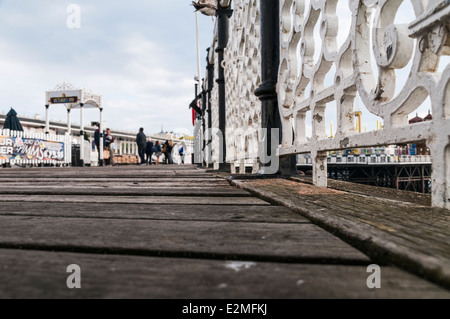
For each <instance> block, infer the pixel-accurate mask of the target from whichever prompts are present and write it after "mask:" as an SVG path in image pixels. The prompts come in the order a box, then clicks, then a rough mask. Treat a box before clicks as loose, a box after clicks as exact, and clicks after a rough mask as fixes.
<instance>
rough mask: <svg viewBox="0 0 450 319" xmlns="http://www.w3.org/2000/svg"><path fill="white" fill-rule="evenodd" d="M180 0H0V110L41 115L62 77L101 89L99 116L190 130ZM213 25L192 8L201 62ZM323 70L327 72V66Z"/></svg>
mask: <svg viewBox="0 0 450 319" xmlns="http://www.w3.org/2000/svg"><path fill="white" fill-rule="evenodd" d="M190 3H191V1H190V0H160V1H156V0H147V1H142V0H128V1H106V0H95V1H87V0H70V1H65V0H58V1H55V0H39V1H32V0H20V1H17V0H15V1H14V0H0V70H1V71H0V112H7V111H8V110H9V108H10V107H14V108H15V109H16V111H17V112H18V114H19V115H23V116H34V114H40V115H41V117H42V118H43V117H44V105H45V91H47V90H51V89H53V88H54V87H55V86H56V85H58V84H60V83H62V82H68V83H71V84H73V85H74V86H76V87H77V88H86V89H89V90H92V91H94V92H96V93H99V94H101V95H102V96H103V103H104V109H105V112H104V118H105V121H106V122H107V125H108V126H110V127H111V128H113V129H123V130H130V131H136V130H137V129H138V128H139V127H140V126H143V127H144V128H145V129H146V132H149V133H155V132H159V131H160V129H161V125H164V130H165V131H173V130H175V131H181V130H183V129H184V131H187V132H192V124H191V111H190V110H189V109H188V105H189V103H190V101H191V100H192V99H193V97H194V80H193V78H194V75H195V74H196V72H197V71H196V70H197V65H196V64H197V59H196V38H195V14H194V9H193V7H192V6H191V5H190ZM70 4H76V5H78V6H79V7H80V9H81V28H72V29H71V28H68V26H67V20H68V18H69V16H70V13H68V12H67V9H68V6H69V5H70ZM338 12H339V17H340V20H339V22H340V26H339V35H338V40H339V44H342V43H343V42H344V40H345V39H346V36H347V34H348V30H349V27H350V22H351V21H350V20H351V15H350V11H349V10H348V1H346V0H345V1H339V2H338ZM413 16H414V14H413V12H412V7H411V4H410V2H409V1H405V2H404V4H402V7H401V8H400V10H399V13H398V15H397V18H396V23H407V22H410V20H411V19H412V17H413ZM213 28H214V23H213V22H212V19H211V18H210V17H206V16H203V15H200V29H201V32H200V47H201V53H202V57H201V62H202V72H204V70H205V58H206V48H208V47H209V46H210V45H211V41H212V36H213ZM316 29H317V30H315V36H316V38H319V37H320V35H319V29H318V28H316ZM317 52H319V50H316V53H317ZM374 68H375V69H376V66H374ZM409 70H410V66H408V67H406V68H405V69H404V70H401V71H399V72H398V76H399V85H398V90H400V89H401V88H402V84H401V83H405V82H406V79H407V77H408V74H409ZM329 74H330V76H329V77H330V78H331V79H333V78H334V74H333V72H330V73H329ZM331 81H332V80H331ZM330 83H332V82H330ZM359 107H360V108H361V110H362V111H363V124H367V126H368V130H372V129H375V128H376V121H377V120H378V119H379V118H377V117H375V116H373V115H371V114H369V112H367V110H366V109H365V107H364V106H363V105H361V104H360V103H359ZM428 109H429V103H424V106H423V107H421V108H420V109H419V110H418V112H419V115H421V116H425V115H426V113H427V111H428ZM72 114H73V115H72V122H74V123H79V112H78V111H77V110H75V111H74V112H73V113H72ZM414 115H415V112H414V114H411V115H410V117H413V116H414ZM50 116H51V118H52V119H54V120H61V121H66V111H65V108H64V106H51V111H50ZM326 119H327V126H328V127H329V125H330V122H331V121H333V123H334V130H336V127H337V125H336V122H337V120H336V110H335V107H334V108H333V107H330V108H327V112H326ZM85 120H86V122H90V121H96V120H98V111H97V110H88V111H87V112H86V116H85ZM379 120H381V119H379ZM308 121H309V122H311V119H310V118H309V119H308ZM310 131H311V125H310V123H309V124H308V132H309V133H310ZM327 133H328V134H330V129H327Z"/></svg>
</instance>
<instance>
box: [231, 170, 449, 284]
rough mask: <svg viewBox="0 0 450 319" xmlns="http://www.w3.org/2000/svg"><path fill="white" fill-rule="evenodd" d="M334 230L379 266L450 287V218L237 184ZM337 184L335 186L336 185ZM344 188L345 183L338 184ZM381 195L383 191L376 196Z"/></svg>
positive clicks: (347, 195) (365, 199)
mask: <svg viewBox="0 0 450 319" xmlns="http://www.w3.org/2000/svg"><path fill="white" fill-rule="evenodd" d="M233 183H234V184H236V185H239V186H240V187H241V188H243V189H246V190H249V191H251V192H252V193H254V194H257V195H258V196H260V197H261V198H264V199H266V200H269V201H271V202H273V203H277V204H281V205H285V206H286V207H289V208H291V209H293V210H294V211H297V212H299V213H301V214H302V215H303V216H305V217H307V218H309V219H311V220H312V221H313V222H314V223H316V224H318V225H320V226H322V227H324V228H326V229H328V230H330V231H332V232H333V233H334V234H336V235H339V236H340V237H341V238H343V239H345V240H346V241H349V242H351V243H352V244H353V245H355V246H356V247H358V248H359V249H361V250H362V251H364V252H365V253H366V254H368V255H369V256H371V257H372V258H373V259H374V260H375V261H378V262H386V263H391V264H395V265H397V266H398V267H401V268H404V269H407V270H409V271H412V272H414V273H416V274H418V275H421V276H424V277H426V278H428V279H430V280H433V281H434V282H436V283H439V284H440V285H442V286H444V287H447V288H450V213H449V211H448V210H446V209H440V208H431V207H426V206H423V205H417V204H411V203H408V202H401V201H395V200H393V199H390V198H389V197H388V198H387V199H383V198H380V197H379V196H378V197H373V196H371V195H372V192H370V193H366V194H363V192H364V189H366V190H367V187H366V188H362V187H361V188H360V189H359V194H356V193H355V190H354V188H355V186H354V185H353V186H351V187H350V189H351V192H344V191H339V190H333V189H323V188H318V187H316V186H313V185H309V184H305V183H298V182H295V181H290V180H284V179H271V180H259V181H258V180H239V177H237V179H235V180H233ZM331 185H333V183H331ZM337 185H338V186H339V188H340V189H343V188H345V186H344V185H345V184H343V183H337ZM376 192H379V191H375V193H376Z"/></svg>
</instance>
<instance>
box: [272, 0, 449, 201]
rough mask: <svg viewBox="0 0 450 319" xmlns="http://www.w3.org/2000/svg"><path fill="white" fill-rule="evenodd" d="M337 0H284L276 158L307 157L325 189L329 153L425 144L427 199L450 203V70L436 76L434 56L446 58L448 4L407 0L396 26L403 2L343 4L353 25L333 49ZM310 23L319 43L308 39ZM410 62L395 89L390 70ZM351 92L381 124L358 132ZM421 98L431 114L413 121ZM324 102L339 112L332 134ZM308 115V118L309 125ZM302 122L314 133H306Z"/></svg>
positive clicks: (371, 0) (383, 0)
mask: <svg viewBox="0 0 450 319" xmlns="http://www.w3.org/2000/svg"><path fill="white" fill-rule="evenodd" d="M339 1H341V0H339ZM337 2H338V1H337V0H311V1H305V0H281V1H280V8H281V9H280V10H281V12H280V14H281V20H280V21H281V27H280V32H281V34H280V36H281V37H280V42H281V63H280V71H279V81H278V95H279V105H280V114H281V117H282V124H283V140H282V145H281V147H280V149H279V153H280V155H288V154H299V153H311V156H312V159H313V171H314V173H313V181H314V184H316V185H318V186H323V187H324V186H326V185H327V161H326V158H327V151H331V150H341V149H348V148H358V147H369V146H379V145H380V146H381V145H390V144H398V143H408V142H418V141H425V142H426V143H427V146H428V147H429V148H430V150H431V157H432V164H433V176H432V180H433V182H432V188H433V190H432V191H433V205H434V206H438V207H447V208H450V139H449V138H450V66H448V65H447V67H446V68H445V69H444V71H443V72H437V69H438V66H439V61H440V58H441V57H442V56H444V55H448V54H450V34H449V32H448V30H449V21H450V5H449V4H450V2H449V1H442V0H440V1H432V0H430V1H427V0H411V1H410V3H411V4H412V7H413V8H414V13H415V16H411V21H410V23H409V24H402V25H400V24H395V23H394V22H395V18H396V15H397V14H399V12H397V11H398V8H399V7H400V5H401V4H402V3H403V2H404V1H403V0H379V1H377V0H350V1H347V0H345V1H344V2H345V3H346V4H347V3H348V10H349V11H350V12H351V20H352V21H351V28H350V32H349V34H348V35H347V38H346V41H345V42H344V44H343V45H342V46H341V47H338V46H337V34H338V29H339V22H340V21H339V19H340V18H339V16H338V14H337V12H336V5H337ZM408 2H409V1H408ZM316 25H318V26H319V28H320V39H318V38H314V36H313V35H314V28H315V27H316ZM372 39H373V41H372ZM317 50H320V51H317ZM317 52H320V54H319V55H318V56H319V57H318V58H317ZM372 55H373V56H374V60H375V61H374V63H372V62H371V60H372ZM410 61H412V63H410ZM375 63H376V69H374V68H372V64H375ZM408 64H409V65H411V66H410V68H409V70H407V71H409V72H410V73H409V77H408V79H407V81H406V84H405V85H404V86H403V87H402V88H401V91H400V93H398V94H396V89H397V83H396V73H395V70H400V69H405V67H406V66H407V65H408ZM333 67H334V68H333ZM334 69H335V71H334ZM329 72H333V74H331V76H332V78H334V81H333V82H332V83H326V81H325V77H326V76H327V74H328V75H329ZM377 74H378V75H377ZM357 94H359V96H360V99H361V101H362V103H363V104H364V106H365V107H366V108H367V110H368V111H369V112H370V113H372V114H374V115H376V116H379V117H381V118H382V119H383V120H384V127H383V129H382V130H378V131H374V132H367V133H358V132H357V131H356V129H355V125H354V114H355V101H356V99H355V98H356V96H357ZM427 97H429V98H430V101H431V108H432V113H433V120H432V121H430V122H423V123H418V124H414V125H409V124H408V114H410V113H411V112H414V110H416V109H417V108H418V107H420V106H421V104H422V103H423V102H424V101H425V100H426V99H427ZM329 103H334V105H335V106H336V109H337V132H336V134H335V136H334V138H328V137H327V134H326V124H325V123H326V122H325V111H326V108H327V104H329ZM309 111H310V112H311V122H312V123H307V121H306V119H307V116H306V114H307V112H309ZM308 124H309V125H311V126H312V130H313V133H312V138H311V139H307V134H306V128H307V125H308ZM292 130H294V132H295V135H294V137H293V134H292Z"/></svg>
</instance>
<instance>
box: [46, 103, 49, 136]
mask: <svg viewBox="0 0 450 319" xmlns="http://www.w3.org/2000/svg"><path fill="white" fill-rule="evenodd" d="M49 108H50V105H48V104H47V105H46V106H45V134H50V118H49V117H48V109H49Z"/></svg>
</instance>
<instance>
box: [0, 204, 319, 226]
mask: <svg viewBox="0 0 450 319" xmlns="http://www.w3.org/2000/svg"><path fill="white" fill-rule="evenodd" d="M0 215H16V216H38V217H71V218H109V219H148V220H153V219H160V220H191V221H202V220H204V221H228V222H258V223H291V224H295V223H310V221H309V220H308V219H306V218H304V217H302V216H300V215H299V214H297V213H295V212H293V211H291V210H290V209H287V208H286V207H283V206H242V205H223V206H217V205H192V206H189V207H186V205H170V206H167V205H151V206H150V205H141V204H114V203H108V202H102V203H77V205H73V204H72V203H39V205H36V204H35V203H33V202H3V203H2V204H1V205H0Z"/></svg>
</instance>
